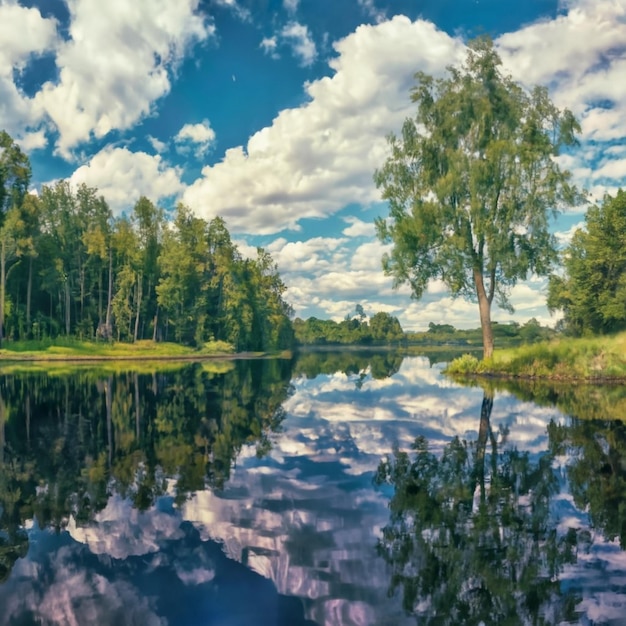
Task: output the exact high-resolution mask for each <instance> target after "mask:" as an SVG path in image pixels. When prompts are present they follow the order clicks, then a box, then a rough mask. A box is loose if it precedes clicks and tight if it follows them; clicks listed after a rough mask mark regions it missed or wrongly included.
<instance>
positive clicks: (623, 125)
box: [496, 0, 626, 200]
mask: <svg viewBox="0 0 626 626" xmlns="http://www.w3.org/2000/svg"><path fill="white" fill-rule="evenodd" d="M563 8H564V9H566V12H564V13H563V14H562V15H559V16H558V17H557V18H555V19H553V20H544V21H541V22H538V23H535V24H530V25H528V26H526V27H525V28H522V29H520V30H518V31H516V32H513V33H507V34H505V35H503V36H501V37H499V38H498V40H497V41H496V44H497V46H498V48H499V51H500V54H501V56H502V58H503V61H504V63H505V66H506V68H507V69H508V70H509V71H511V72H512V74H513V76H514V78H516V79H517V80H520V81H522V82H524V83H526V84H527V85H531V84H542V85H547V86H548V87H549V89H550V95H551V96H552V98H553V99H554V101H555V103H556V104H557V105H558V106H560V107H568V108H570V109H571V110H572V111H573V112H574V113H575V114H576V115H577V116H578V117H579V119H580V120H581V125H582V131H583V132H582V135H581V143H582V145H581V148H580V149H578V150H576V151H575V152H574V153H573V154H572V155H571V156H570V163H569V165H568V167H569V169H570V170H571V171H572V174H573V176H574V180H575V182H576V183H577V184H579V185H580V186H581V187H587V188H588V189H591V190H592V191H593V194H592V195H593V197H592V199H593V200H597V199H599V198H601V197H602V194H603V193H604V191H607V190H611V189H614V188H616V187H618V186H619V185H620V184H623V182H624V180H625V179H626V167H625V166H624V164H623V160H621V159H623V155H622V156H621V159H620V160H619V161H613V162H604V163H601V164H600V167H598V164H599V163H600V162H601V161H602V160H603V157H604V156H605V155H606V149H607V148H609V147H610V145H611V144H612V143H619V144H623V143H624V141H626V130H625V129H626V81H625V80H624V79H623V78H624V76H625V75H626V1H625V0H571V1H568V2H566V3H564V5H563ZM608 142H611V143H608ZM604 177H606V178H609V179H613V184H611V182H610V181H607V183H606V184H604V185H601V186H598V183H597V179H598V178H604Z"/></svg>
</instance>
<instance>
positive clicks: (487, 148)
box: [374, 38, 580, 357]
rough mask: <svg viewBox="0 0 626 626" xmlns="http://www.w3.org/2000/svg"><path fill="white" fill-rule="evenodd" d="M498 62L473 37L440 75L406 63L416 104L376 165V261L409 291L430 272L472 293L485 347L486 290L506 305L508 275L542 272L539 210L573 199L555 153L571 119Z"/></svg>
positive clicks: (549, 242) (453, 288)
mask: <svg viewBox="0 0 626 626" xmlns="http://www.w3.org/2000/svg"><path fill="white" fill-rule="evenodd" d="M500 66H501V60H500V58H499V57H498V54H497V53H496V51H495V50H494V47H493V43H492V42H491V41H490V40H489V39H486V38H481V39H477V40H475V41H473V42H471V43H470V44H469V47H468V53H467V58H466V59H465V62H464V64H463V65H462V67H460V68H454V67H450V68H448V75H447V76H446V77H445V78H440V79H435V78H433V77H431V76H428V75H426V74H424V73H421V72H420V73H418V74H416V81H417V85H416V86H415V87H414V88H413V90H412V94H411V97H412V100H413V102H415V103H416V104H417V114H416V116H415V117H414V118H408V119H407V120H406V121H405V123H404V125H403V127H402V131H401V134H400V136H396V135H394V134H391V135H390V136H389V138H388V141H389V147H390V155H389V156H388V158H387V160H386V162H385V163H384V165H383V166H382V167H381V168H380V169H379V170H377V171H376V173H375V176H374V179H375V182H376V185H377V186H378V187H379V188H380V189H382V197H383V199H384V200H386V201H387V202H388V203H389V211H390V214H389V218H388V219H378V220H377V231H378V236H379V238H380V239H381V240H382V241H383V242H385V243H392V244H393V248H392V250H391V252H390V253H388V254H386V255H385V256H384V257H383V267H384V270H385V272H386V273H387V274H388V275H391V276H393V278H394V286H396V287H397V286H399V285H401V284H404V283H408V285H409V286H410V288H411V292H412V297H414V298H417V299H419V298H421V297H422V295H423V294H424V292H425V291H426V289H427V288H428V285H429V282H430V281H431V280H433V279H439V280H442V281H443V282H444V283H445V284H446V286H447V287H448V289H449V290H450V292H451V294H452V295H453V296H455V297H456V296H463V297H466V298H468V299H471V300H473V301H477V302H478V305H479V312H480V321H481V327H482V332H483V345H484V354H485V356H486V357H488V356H490V355H491V353H492V351H493V335H492V332H491V324H490V319H491V306H492V303H493V301H494V299H495V300H496V303H497V304H498V305H499V306H500V307H503V308H505V309H509V310H511V305H510V303H509V294H510V290H511V288H512V287H513V286H514V285H515V284H516V282H517V281H518V280H520V279H526V278H527V276H528V275H529V274H530V273H535V274H539V275H545V274H547V273H548V272H549V270H550V267H551V265H552V263H553V262H554V261H555V260H556V245H555V244H556V242H555V239H554V237H553V236H552V235H551V234H550V232H549V229H548V226H549V223H548V222H549V217H550V215H551V214H552V213H553V212H556V211H557V210H558V209H559V207H561V205H563V204H568V203H573V202H575V201H576V200H577V193H576V190H575V189H574V188H573V187H572V186H571V185H570V182H569V180H570V175H569V173H568V172H567V171H562V170H561V169H560V168H559V166H558V164H557V163H556V162H555V160H554V158H553V157H554V156H555V155H557V154H558V153H559V149H560V147H561V146H573V145H575V144H576V138H575V134H576V133H577V132H579V131H580V127H579V124H578V122H577V121H576V119H575V117H574V116H573V114H572V113H571V112H570V111H569V110H567V109H566V110H563V111H561V110H559V109H557V107H556V106H555V105H554V104H553V103H552V102H551V101H550V98H549V97H548V92H547V90H546V89H545V88H543V87H535V88H534V89H533V90H532V91H530V92H527V91H526V90H524V89H523V88H522V86H521V85H520V84H518V83H516V82H515V81H513V79H512V78H511V77H510V76H507V75H505V74H503V72H502V71H501V69H500Z"/></svg>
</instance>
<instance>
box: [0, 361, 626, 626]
mask: <svg viewBox="0 0 626 626" xmlns="http://www.w3.org/2000/svg"><path fill="white" fill-rule="evenodd" d="M374 357H375V358H374ZM316 358H317V359H318V360H315V359H316ZM220 367H221V369H216V368H215V367H214V366H204V367H203V366H201V365H191V366H186V367H183V368H180V369H179V370H176V371H171V372H155V373H145V374H144V373H139V372H120V373H108V372H107V373H103V372H94V371H82V372H81V373H78V374H63V375H58V376H52V375H49V374H27V375H24V374H19V375H18V374H6V375H4V376H2V377H0V397H1V398H2V401H1V402H0V426H1V427H0V437H2V441H0V443H2V444H3V445H2V446H0V450H1V451H2V452H0V454H2V457H0V464H1V466H0V582H2V584H0V607H1V608H2V609H3V610H2V611H0V625H4V624H7V625H8V624H17V623H19V624H30V623H33V624H34V623H44V624H46V623H60V624H66V623H67V624H70V623H99V624H108V623H119V624H131V623H141V624H166V623H167V624H183V625H185V624H197V623H220V624H285V625H287V624H294V625H299V624H303V625H304V624H308V625H309V626H310V625H312V624H318V625H322V624H330V625H334V624H336V625H343V624H358V625H365V624H414V623H416V622H418V623H421V622H425V623H479V622H480V621H481V620H482V621H483V622H484V623H506V622H507V620H508V623H526V622H527V623H540V622H542V621H543V622H544V623H554V622H557V623H558V621H559V620H561V621H575V622H583V623H592V622H595V623H606V622H608V621H610V620H612V619H613V620H617V619H618V618H620V617H621V615H622V614H623V613H624V610H625V609H626V601H625V594H624V592H625V590H626V585H625V584H624V580H623V579H624V574H625V573H626V560H625V559H624V553H623V551H622V547H621V546H620V541H623V536H624V532H623V528H624V525H623V524H622V519H623V516H624V513H623V511H622V509H623V507H622V504H621V503H622V502H623V501H624V499H623V497H622V496H623V495H626V494H624V471H626V470H625V468H626V459H625V458H624V456H623V451H624V450H626V447H625V446H626V432H625V428H624V426H623V424H622V423H621V422H616V421H614V420H608V419H607V420H603V421H589V420H584V419H583V417H582V414H583V413H585V411H586V410H587V409H585V408H584V407H583V405H582V404H577V405H576V406H577V407H578V411H579V412H578V413H573V412H572V411H570V410H568V409H567V408H566V407H565V404H564V400H562V398H565V397H569V396H567V394H568V393H569V394H570V395H571V394H573V393H574V392H565V391H559V392H555V391H554V390H551V391H546V390H545V389H544V390H543V391H541V393H540V394H536V397H533V396H531V395H529V394H530V392H528V390H526V391H525V392H524V391H520V390H519V389H508V390H499V389H493V388H487V389H486V390H483V389H482V388H480V387H474V388H471V387H463V386H462V385H460V384H458V383H456V382H454V381H451V380H448V379H446V378H443V377H442V376H441V374H440V366H432V364H431V362H429V360H428V359H425V358H406V359H404V360H402V359H401V358H400V357H398V356H397V355H394V354H393V353H385V354H378V355H368V354H365V353H363V354H356V355H355V354H345V355H341V354H330V353H328V354H323V355H321V356H320V357H315V356H314V355H306V358H305V359H303V360H302V361H299V362H295V363H292V362H290V361H287V360H277V361H271V360H268V361H237V362H233V363H231V364H229V365H228V366H220ZM227 370H228V371H227ZM385 373H386V374H389V375H388V376H385V375H384V374H385ZM535 393H536V392H535ZM607 393H608V394H616V391H614V390H609V391H607ZM555 394H557V395H558V397H559V398H561V400H559V401H558V402H555V401H553V400H554V399H555V398H556V397H557V395H555ZM597 395H598V398H603V397H604V396H603V395H602V394H601V393H600V392H598V394H597ZM572 397H573V396H572ZM609 397H610V399H611V402H613V403H616V402H618V401H619V398H618V396H617V395H610V396H609ZM555 404H556V405H558V407H557V406H555ZM588 411H589V414H591V415H597V414H598V411H600V409H599V408H598V407H595V408H594V407H592V406H590V407H588ZM413 442H416V445H415V447H414V449H413V450H412V451H411V444H412V443H413ZM394 447H395V452H393V453H392V452H391V450H392V448H394ZM405 451H408V452H405ZM384 458H388V461H387V462H385V463H384V464H383V465H382V466H381V467H380V468H379V471H378V474H377V471H376V470H377V467H379V464H380V461H381V459H384ZM376 475H377V477H378V479H377V481H376V482H375V481H374V478H375V476H376ZM609 587H610V593H611V595H610V596H609V595H607V589H608V588H609ZM390 588H391V589H392V590H395V593H393V594H392V595H391V597H389V596H388V593H387V592H388V590H389V589H390ZM242 598H246V601H245V602H242ZM124 607H126V608H124ZM129 607H131V608H129ZM87 616H91V617H87Z"/></svg>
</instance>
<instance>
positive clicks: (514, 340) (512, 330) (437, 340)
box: [406, 317, 556, 347]
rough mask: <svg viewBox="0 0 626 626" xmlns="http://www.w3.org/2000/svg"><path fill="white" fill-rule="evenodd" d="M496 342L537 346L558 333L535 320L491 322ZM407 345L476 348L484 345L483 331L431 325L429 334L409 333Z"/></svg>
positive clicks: (502, 344)
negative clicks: (538, 342) (470, 346)
mask: <svg viewBox="0 0 626 626" xmlns="http://www.w3.org/2000/svg"><path fill="white" fill-rule="evenodd" d="M491 329H492V332H493V336H494V339H496V340H497V342H498V345H499V346H501V347H503V346H506V345H517V344H520V343H534V342H535V341H543V340H544V339H552V338H553V337H554V336H555V335H556V331H555V330H554V329H553V328H550V327H549V326H542V325H541V324H540V323H539V322H538V321H537V320H536V319H535V318H534V317H533V318H532V319H530V320H528V321H527V322H526V323H524V324H518V323H517V322H507V323H504V324H499V323H498V322H491ZM406 341H407V343H408V344H418V345H421V344H423V345H433V344H437V345H458V346H464V345H468V346H469V345H476V346H482V341H483V338H482V330H481V329H480V328H471V329H459V328H455V327H454V326H452V325H451V324H434V323H433V322H430V324H428V330H427V331H426V332H408V333H407V334H406Z"/></svg>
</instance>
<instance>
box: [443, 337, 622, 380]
mask: <svg viewBox="0 0 626 626" xmlns="http://www.w3.org/2000/svg"><path fill="white" fill-rule="evenodd" d="M446 374H450V375H452V376H467V375H470V376H475V375H484V376H508V377H520V378H550V379H554V380H599V379H626V332H623V333H620V334H618V335H611V336H604V337H589V338H581V339H572V338H560V339H554V340H552V341H549V342H541V343H536V344H532V345H524V346H520V347H518V348H508V349H504V350H498V349H496V351H495V352H494V354H493V357H491V358H490V359H486V360H479V359H477V358H476V357H475V356H472V355H469V354H465V355H463V356H462V357H459V358H458V359H455V360H454V361H452V362H451V363H450V364H449V365H448V367H447V369H446Z"/></svg>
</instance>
